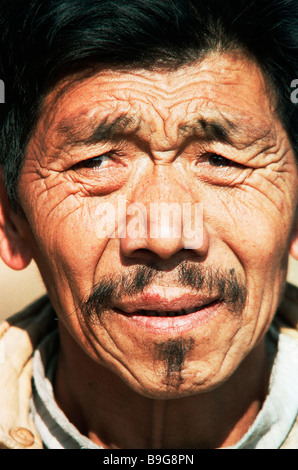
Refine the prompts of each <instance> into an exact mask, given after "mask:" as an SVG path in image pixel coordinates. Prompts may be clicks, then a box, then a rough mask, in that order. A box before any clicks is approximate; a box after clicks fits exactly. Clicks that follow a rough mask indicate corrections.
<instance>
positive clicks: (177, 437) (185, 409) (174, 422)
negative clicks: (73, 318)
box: [55, 328, 268, 449]
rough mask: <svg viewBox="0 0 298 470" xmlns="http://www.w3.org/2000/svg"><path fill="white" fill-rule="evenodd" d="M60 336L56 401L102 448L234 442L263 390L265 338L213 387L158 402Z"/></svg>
mask: <svg viewBox="0 0 298 470" xmlns="http://www.w3.org/2000/svg"><path fill="white" fill-rule="evenodd" d="M62 329H63V328H62ZM62 334H63V343H62V344H63V345H64V346H66V348H65V349H63V347H62V349H61V353H60V356H59V361H58V367H57V373H56V383H55V395H56V399H57V402H58V404H59V406H60V407H61V409H62V410H63V411H64V413H65V414H66V416H67V417H68V419H69V420H70V421H71V422H72V423H73V424H74V425H75V426H76V427H77V428H78V429H79V431H80V432H81V433H82V434H84V435H86V436H88V437H89V438H90V439H91V440H92V441H94V442H95V443H97V444H98V445H100V446H102V447H105V448H130V449H131V448H134V449H137V448H143V449H144V448H148V449H150V448H151V449H158V448H167V449H170V448H172V449H175V448H180V449H183V448H184V449H185V448H196V449H199V448H201V449H209V448H210V449H214V448H220V447H227V446H231V445H234V444H235V443H236V442H237V441H238V440H239V439H241V437H242V436H243V435H244V434H245V433H246V432H247V430H248V429H249V427H250V426H251V424H252V423H253V421H254V419H255V418H256V416H257V414H258V412H259V410H260V408H261V406H262V403H263V401H264V398H265V395H266V392H267V384H268V373H267V360H266V352H265V345H264V342H262V343H261V344H259V345H258V346H257V347H256V348H255V349H254V350H253V351H252V352H251V353H250V355H249V356H248V357H247V358H246V359H245V361H244V362H243V363H242V364H241V365H240V366H239V368H238V369H237V371H236V372H235V373H234V374H233V375H232V376H231V377H230V378H229V379H228V380H227V381H226V382H225V383H224V384H223V385H222V386H220V387H218V388H217V389H216V390H213V391H210V392H205V393H201V394H196V395H192V396H187V397H182V398H177V399H176V398H175V399H169V400H160V399H152V398H147V397H145V396H143V395H140V394H139V393H136V392H135V391H134V390H132V389H131V388H130V387H129V386H127V385H126V384H125V383H124V382H123V381H122V380H121V379H120V378H119V377H118V376H117V375H116V374H114V373H113V372H112V371H110V370H108V369H106V368H105V367H103V366H100V365H98V364H96V363H94V361H93V360H92V359H91V358H89V357H88V356H86V354H85V353H84V354H82V353H81V350H80V347H78V346H77V345H76V344H75V342H74V341H73V339H72V338H71V337H70V335H69V334H68V333H67V332H66V331H63V332H62ZM70 345H71V349H72V353H71V354H69V353H68V351H69V347H70Z"/></svg>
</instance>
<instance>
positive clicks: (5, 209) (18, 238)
mask: <svg viewBox="0 0 298 470" xmlns="http://www.w3.org/2000/svg"><path fill="white" fill-rule="evenodd" d="M27 227H28V224H27V221H26V219H25V217H24V216H23V215H22V214H17V213H16V212H15V211H14V210H13V209H12V207H11V204H10V201H9V199H8V196H7V192H6V188H5V184H4V180H3V176H2V172H0V257H1V258H2V260H3V261H4V262H5V264H7V266H9V267H10V268H12V269H15V270H21V269H24V268H26V267H27V266H28V264H29V263H30V262H31V260H32V254H31V249H30V247H29V241H28V238H26V232H27V233H28V228H27Z"/></svg>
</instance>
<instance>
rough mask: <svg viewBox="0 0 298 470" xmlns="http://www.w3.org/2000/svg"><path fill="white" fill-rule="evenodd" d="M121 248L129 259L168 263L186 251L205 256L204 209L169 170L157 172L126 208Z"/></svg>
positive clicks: (150, 176) (144, 183)
mask: <svg viewBox="0 0 298 470" xmlns="http://www.w3.org/2000/svg"><path fill="white" fill-rule="evenodd" d="M124 228H125V231H124V233H123V232H122V236H121V238H120V249H121V253H122V255H123V256H125V257H127V258H136V259H140V258H144V257H145V258H147V260H148V259H150V258H151V257H154V258H159V259H161V260H168V259H170V258H172V257H173V256H175V255H176V254H177V253H180V252H181V251H183V250H192V251H193V252H194V254H195V255H196V256H200V257H203V256H205V255H206V253H207V251H208V247H209V236H208V231H207V229H206V227H205V224H204V208H203V204H202V203H200V201H196V200H194V198H193V197H192V191H190V188H189V187H188V186H187V185H185V184H184V183H181V181H179V178H178V177H177V175H174V172H173V171H171V170H170V169H169V168H168V167H164V168H159V169H158V168H157V169H155V170H154V171H153V172H152V173H151V174H150V175H148V176H147V178H144V180H143V182H142V184H141V185H140V186H139V187H138V188H136V190H135V191H134V197H133V201H132V203H131V204H129V205H128V207H127V212H126V220H125V227H124Z"/></svg>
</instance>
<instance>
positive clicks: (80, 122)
mask: <svg viewBox="0 0 298 470" xmlns="http://www.w3.org/2000/svg"><path fill="white" fill-rule="evenodd" d="M83 117H85V115H83ZM244 121H245V119H243V118H242V119H240V117H239V118H238V119H237V125H236V124H235V123H234V122H232V121H231V120H230V119H228V118H226V117H223V116H222V115H218V117H212V116H209V117H203V116H202V115H198V116H197V117H196V118H194V119H192V120H191V121H190V122H188V123H185V124H181V125H179V126H178V132H179V137H182V138H184V139H187V138H197V139H201V140H205V141H208V142H220V143H223V144H230V145H236V143H235V141H236V140H237V135H238V139H239V138H240V139H241V140H242V141H243V142H242V143H243V144H244V145H249V144H250V143H254V142H256V141H258V140H264V139H266V140H267V139H268V138H270V134H271V132H270V129H269V130H268V129H262V128H259V127H258V128H256V126H254V125H251V124H248V122H244ZM239 122H240V124H238V123H239ZM140 127H141V119H140V118H139V117H138V116H129V115H121V116H118V117H117V118H116V119H114V120H109V121H108V118H105V119H104V120H103V121H101V122H99V123H97V124H96V126H95V127H94V128H93V129H92V131H91V132H90V129H91V128H92V125H91V124H90V123H89V122H87V123H86V122H84V119H82V116H76V117H70V118H65V119H63V120H61V121H60V122H59V123H58V125H57V132H58V135H59V136H60V137H62V139H63V144H64V145H67V146H70V147H75V146H88V145H89V146H92V145H96V144H99V143H102V142H108V141H109V142H119V141H120V140H122V139H123V138H124V137H125V136H126V137H127V136H128V135H132V134H134V133H137V132H138V130H139V129H140Z"/></svg>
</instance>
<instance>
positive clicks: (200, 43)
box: [0, 0, 298, 207]
mask: <svg viewBox="0 0 298 470" xmlns="http://www.w3.org/2000/svg"><path fill="white" fill-rule="evenodd" d="M0 1H1V4H0V31H1V37H0V79H2V80H4V83H5V104H0V165H2V167H3V169H4V177H5V183H6V187H7V192H8V196H9V198H10V200H11V202H12V204H13V206H14V207H17V203H18V197H17V181H18V176H19V174H20V169H21V166H22V162H23V159H24V155H25V151H26V145H27V143H28V141H29V138H30V135H31V133H32V130H33V129H34V124H35V122H36V119H37V115H38V110H39V106H40V103H41V101H42V98H43V97H44V96H45V95H46V93H47V92H48V91H49V89H50V88H51V87H52V86H53V85H55V83H57V81H58V80H59V79H60V78H61V77H63V76H64V75H66V74H70V73H72V72H76V71H77V70H78V69H80V68H84V67H90V66H91V65H92V64H93V65H94V64H102V65H107V66H110V67H118V68H122V67H132V68H140V67H141V68H143V67H147V68H154V67H161V66H162V67H167V68H173V67H179V66H181V65H183V64H186V63H190V62H191V61H194V60H196V59H198V58H199V57H202V56H203V55H204V54H206V53H208V52H210V51H211V50H214V49H217V50H220V51H227V50H233V49H235V48H240V49H242V50H243V51H246V52H247V53H248V54H249V55H250V56H251V57H253V58H254V59H255V60H256V61H257V63H258V64H259V66H260V67H261V69H262V70H263V72H264V76H266V77H267V79H268V81H269V82H270V84H271V86H272V88H273V90H274V93H275V95H276V97H277V101H276V103H277V105H276V108H277V112H278V114H279V117H280V119H281V121H282V123H283V125H284V127H285V129H286V131H287V133H288V136H289V139H290V142H291V144H292V146H293V149H294V152H295V154H296V155H298V111H297V105H295V104H294V103H293V102H292V101H291V99H290V97H291V92H292V91H293V90H292V89H291V83H292V82H293V80H294V79H296V78H298V0H47V1H44V0H0ZM248 80H249V77H248Z"/></svg>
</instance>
